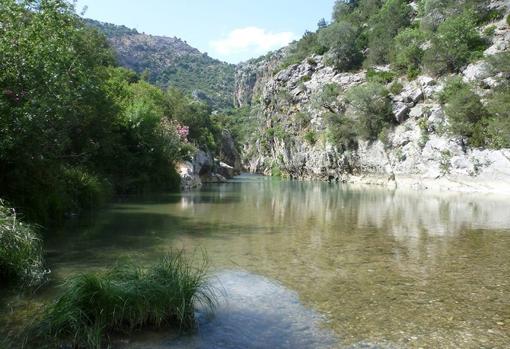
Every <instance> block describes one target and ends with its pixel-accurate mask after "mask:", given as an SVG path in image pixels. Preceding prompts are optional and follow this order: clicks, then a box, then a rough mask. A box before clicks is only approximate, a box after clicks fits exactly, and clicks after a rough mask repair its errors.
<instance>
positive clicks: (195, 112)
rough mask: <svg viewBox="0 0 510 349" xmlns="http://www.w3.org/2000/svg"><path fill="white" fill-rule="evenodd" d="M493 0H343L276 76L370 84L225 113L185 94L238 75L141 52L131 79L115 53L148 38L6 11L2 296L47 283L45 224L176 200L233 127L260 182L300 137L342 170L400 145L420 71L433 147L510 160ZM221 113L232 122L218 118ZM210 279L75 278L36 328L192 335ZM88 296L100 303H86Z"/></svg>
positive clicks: (162, 268)
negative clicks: (478, 73)
mask: <svg viewBox="0 0 510 349" xmlns="http://www.w3.org/2000/svg"><path fill="white" fill-rule="evenodd" d="M496 2H497V1H489V0H483V1H475V0H421V1H404V0H386V1H383V0H378V1H372V0H343V1H340V0H339V1H336V3H335V7H334V10H333V16H332V21H331V23H327V22H326V21H324V20H322V21H320V22H319V26H318V29H317V31H315V32H307V33H305V35H304V36H303V38H302V39H300V40H298V41H297V42H295V43H293V44H291V45H290V46H289V47H288V48H286V49H285V50H284V52H283V53H282V54H281V56H279V58H278V59H276V62H277V64H276V65H275V64H273V68H274V69H272V70H271V72H270V73H269V74H268V76H270V78H274V77H278V76H280V75H279V74H284V75H285V74H287V73H288V74H287V75H292V74H291V73H292V69H294V68H296V67H302V66H307V67H312V68H310V69H312V70H313V69H316V68H317V66H318V65H319V63H320V64H322V62H323V63H324V64H325V66H327V68H328V69H332V71H333V72H334V74H341V73H342V74H343V73H345V74H350V77H352V76H356V74H360V75H361V76H362V77H361V78H360V79H359V80H356V81H355V82H356V83H353V84H350V85H349V87H348V88H347V89H346V90H344V89H342V88H340V86H339V84H336V83H326V84H324V85H321V84H319V86H320V89H321V91H320V93H317V94H313V95H312V96H307V97H310V98H309V99H307V100H306V103H304V104H306V105H307V106H310V108H308V109H307V108H301V106H300V103H301V102H299V101H298V102H296V98H297V97H296V96H297V95H299V94H297V95H293V94H291V93H290V91H289V90H285V89H281V90H278V91H276V92H277V93H276V92H275V93H274V94H273V95H271V94H269V93H267V90H270V89H267V90H266V91H265V93H266V94H265V95H264V93H263V92H264V91H262V90H263V89H262V88H259V90H258V91H255V92H254V93H253V96H251V97H252V98H250V101H249V103H248V104H247V105H245V106H241V108H238V109H235V110H223V109H225V108H228V106H229V103H230V102H228V101H227V99H228V98H227V97H225V95H224V94H219V95H217V96H214V98H215V99H214V100H213V101H212V102H210V101H209V102H210V103H209V104H208V103H203V102H200V101H199V100H197V99H200V98H199V97H200V96H198V98H197V94H195V96H191V95H190V92H193V91H195V90H197V89H198V90H200V89H201V90H206V92H209V93H210V92H211V91H217V90H218V86H223V87H224V88H223V90H225V91H227V92H229V91H231V90H233V86H232V84H233V79H232V74H233V72H232V69H233V68H232V67H231V66H224V65H222V64H220V63H218V62H216V61H214V62H213V60H212V59H210V58H208V57H205V56H202V55H197V53H196V52H195V51H194V50H191V51H190V56H189V57H188V58H189V60H190V62H170V63H171V64H170V63H169V64H170V65H169V66H168V67H167V68H168V69H164V70H163V71H162V72H155V71H152V72H151V71H149V70H146V68H148V69H154V65H153V63H154V62H153V60H151V57H145V55H146V54H147V52H145V51H144V52H142V53H143V55H144V57H145V58H144V60H146V62H145V61H144V62H145V63H146V64H145V63H144V64H141V63H140V64H138V65H136V66H130V67H131V68H135V69H136V70H137V72H135V71H132V70H130V69H128V68H126V67H121V66H119V62H117V61H116V59H115V53H114V52H113V50H112V48H111V46H110V45H111V42H114V43H115V42H118V43H119V42H120V43H125V42H124V41H123V40H124V39H119V37H122V36H124V35H125V36H128V37H129V38H130V40H131V39H132V40H134V41H136V40H138V39H140V38H138V36H139V35H141V34H139V33H137V32H135V31H132V30H129V29H126V28H119V27H110V26H108V25H106V24H101V23H97V22H91V21H88V22H85V21H84V20H83V19H81V18H80V17H79V16H78V15H77V14H76V12H75V9H74V7H73V5H72V4H70V3H69V2H67V1H64V0H23V1H15V0H0V24H1V25H0V125H1V126H0V197H1V198H2V199H5V200H6V201H0V242H1V245H0V280H1V282H2V284H1V285H2V287H4V286H6V285H7V286H9V287H11V288H12V287H17V288H20V287H22V286H30V287H37V286H40V285H41V284H43V283H44V281H45V280H47V274H48V271H47V270H46V269H45V267H44V264H43V257H42V256H43V248H42V241H41V240H40V237H39V234H40V233H41V232H44V228H42V226H39V225H38V224H42V225H43V226H46V227H48V226H52V225H54V224H58V223H61V222H62V221H63V220H64V219H65V218H67V217H69V216H72V215H75V214H78V213H81V212H83V211H85V210H89V209H94V208H97V207H100V206H101V205H102V204H103V203H105V202H107V201H108V200H109V199H111V198H112V197H113V196H115V195H123V194H133V193H135V194H139V193H145V192H149V191H153V190H158V191H162V190H165V191H175V190H177V189H178V188H179V175H178V174H177V173H176V170H175V165H176V163H177V162H179V161H181V160H189V159H191V158H192V157H193V156H194V154H195V152H196V151H197V150H198V149H203V150H207V151H210V152H212V153H217V152H218V151H219V148H220V142H221V135H222V132H223V131H224V130H228V131H229V132H230V133H231V134H232V135H233V136H234V138H235V140H236V145H237V146H238V147H239V146H240V145H241V144H246V145H247V147H246V148H245V149H246V151H245V154H244V156H245V159H246V160H247V163H248V162H249V160H251V159H252V158H254V157H256V156H259V155H261V154H262V155H263V156H265V155H267V154H272V155H271V156H273V158H272V159H271V160H270V161H269V162H268V163H264V164H263V165H264V166H265V168H263V169H262V170H267V171H265V173H268V174H272V175H281V176H286V175H289V172H290V171H289V169H288V168H287V167H286V165H288V164H285V158H284V156H283V155H282V154H281V153H279V150H281V149H280V148H281V144H282V143H283V144H284V145H286V144H293V145H296V144H298V145H299V141H300V140H303V141H304V142H303V144H305V145H306V147H305V148H306V149H310V148H313V147H318V146H320V145H323V144H326V143H328V142H329V144H332V145H333V146H334V147H335V149H337V150H338V151H339V152H341V153H342V154H344V155H345V156H346V157H347V158H349V157H350V156H351V155H352V154H354V152H355V151H357V150H358V149H359V148H360V144H361V143H362V142H368V143H370V144H372V143H376V142H379V141H380V142H383V143H384V144H385V147H386V148H391V146H392V145H391V144H392V143H391V142H389V140H388V139H389V134H390V133H391V132H392V131H393V130H394V129H395V128H396V127H398V125H399V123H400V122H401V120H397V119H398V118H395V108H394V102H395V101H394V98H395V97H396V96H398V95H399V94H401V93H402V91H403V90H405V89H406V87H407V85H409V84H411V83H413V81H415V80H416V79H418V78H419V77H420V76H423V75H424V74H428V75H430V76H432V77H433V78H434V79H438V80H441V83H442V85H444V86H442V87H444V88H442V89H438V91H435V92H434V95H433V96H431V97H430V99H431V100H432V101H433V102H434V103H435V102H437V103H438V104H439V105H440V108H441V110H444V113H445V115H446V120H447V121H446V122H444V123H442V124H441V125H440V126H437V125H436V126H437V127H436V126H431V125H429V123H428V122H429V121H428V120H425V119H424V118H423V119H421V120H420V121H419V122H417V125H419V127H420V130H421V131H422V135H421V139H420V142H421V143H423V147H424V145H425V144H426V143H427V141H428V138H429V137H431V136H433V135H435V134H432V133H431V132H430V131H429V130H430V129H433V130H434V132H435V133H438V134H439V133H441V134H444V135H446V136H447V137H449V138H450V139H455V140H457V141H458V143H459V144H461V145H462V149H467V148H477V149H505V148H508V147H510V114H509V110H510V97H509V96H510V83H509V81H510V79H509V74H510V71H509V70H508V69H509V68H508V67H510V53H509V52H508V50H506V49H503V50H501V52H497V53H495V54H491V55H484V52H485V51H486V49H487V48H488V47H489V46H490V43H491V40H492V38H493V37H494V35H495V31H496V29H495V28H494V27H493V25H492V24H491V23H495V22H497V21H502V20H503V19H504V16H506V19H504V21H505V22H507V24H508V26H510V16H508V13H507V12H508V11H506V10H505V9H504V8H503V7H501V6H499V7H498V6H492V5H493V3H496ZM97 28H99V29H100V30H101V31H98V30H97ZM104 33H106V34H107V35H108V37H109V38H110V43H109V42H108V40H107V38H106V37H105V36H104ZM135 37H136V38H135ZM142 39H143V40H148V41H150V40H151V39H150V38H145V37H143V38H141V39H140V40H142ZM115 40H117V41H115ZM118 40H120V41H118ZM126 40H127V39H126ZM128 41H129V40H128ZM128 44H129V45H131V41H129V42H128ZM177 44H178V45H181V44H182V43H180V42H177ZM113 45H114V46H115V44H113ZM119 45H120V44H119ZM129 45H128V46H129ZM186 50H189V48H186ZM270 57H271V55H268V56H267V57H265V58H263V59H259V60H258V61H257V62H258V64H261V62H264V59H266V58H267V59H269V58H270ZM476 62H482V63H484V64H485V65H486V67H487V70H489V72H490V74H491V78H492V80H491V81H490V86H489V87H488V88H481V86H479V85H476V84H475V83H473V82H472V81H468V80H466V79H463V78H462V75H461V73H462V72H463V71H464V69H465V68H466V67H467V66H469V65H470V64H473V63H476ZM142 63H143V62H142ZM124 64H125V65H126V66H129V65H128V64H127V63H125V62H124ZM190 64H191V65H193V66H198V67H200V69H198V70H200V72H199V74H198V75H197V76H192V77H190V75H189V74H190V71H189V65H190ZM208 64H212V65H215V66H216V68H217V69H216V70H217V73H218V74H217V76H218V80H220V81H209V80H208V81H204V79H203V78H201V77H200V76H202V77H203V76H204V75H207V76H209V75H208V73H205V72H204V69H206V68H205V66H207V65H208ZM381 67H382V68H381ZM289 72H290V73H289ZM159 73H161V74H159ZM312 75H313V73H312V74H308V75H305V76H303V77H301V78H300V79H299V82H298V83H297V85H299V86H298V87H299V88H300V89H302V90H304V91H306V86H307V84H308V85H312V84H313V83H314V80H313V77H312ZM280 81H286V80H285V78H282V79H281V80H280ZM213 82H214V83H216V82H217V83H218V84H213ZM152 83H156V84H157V85H158V86H156V85H153V84H152ZM321 83H322V82H321ZM169 85H171V86H170V87H169ZM177 87H178V88H181V89H182V90H184V91H182V90H179V89H178V88H177ZM229 93H230V92H229ZM300 94H301V96H302V95H303V94H302V92H300ZM198 95H200V93H198ZM202 99H204V98H202ZM205 100H207V98H205ZM211 105H212V106H213V107H215V108H218V109H222V110H223V111H222V112H220V113H213V110H212V109H211ZM313 110H320V116H321V117H323V119H324V125H323V126H324V127H323V128H316V125H317V124H319V123H318V122H317V119H318V118H317V117H316V116H313V115H312V114H313ZM424 114H425V112H424ZM434 127H435V128H434ZM421 143H420V144H421ZM254 145H257V147H255V146H254ZM279 147H280V148H279ZM423 147H422V148H423ZM287 153H288V152H287ZM438 153H439V154H441V171H442V172H444V173H448V172H449V170H450V166H451V161H450V158H451V154H450V153H449V152H448V151H446V150H445V151H441V152H438ZM398 158H402V159H405V158H406V156H405V154H403V153H402V154H399V156H398ZM347 160H348V159H347ZM347 160H346V161H345V162H346V163H348V161H347ZM477 166H478V165H477ZM480 166H481V165H480ZM347 167H348V168H349V170H352V168H351V167H353V166H351V164H350V163H349V164H348V165H347ZM475 167H476V166H475ZM259 170H260V169H259V168H255V171H259ZM473 171H475V172H476V171H478V169H475V170H473ZM259 172H263V171H259ZM296 177H299V176H296ZM326 177H328V178H329V177H330V175H328V176H326ZM25 222H30V224H28V223H25ZM205 281H206V274H205V269H204V268H198V269H195V268H192V267H191V264H190V261H188V260H186V259H184V258H183V256H182V255H180V254H178V255H177V256H170V257H168V258H167V259H165V260H163V261H162V262H161V263H159V264H157V265H155V266H153V267H150V268H148V269H140V268H137V267H135V266H133V265H131V264H126V265H120V266H118V267H115V268H113V269H111V270H109V271H106V272H103V273H92V274H82V275H78V276H76V277H73V278H72V279H71V280H70V281H69V282H68V283H66V284H65V285H64V287H63V289H62V293H61V295H60V296H59V297H58V298H57V300H56V301H55V302H53V303H51V304H50V305H48V306H47V307H46V308H45V310H44V311H43V314H42V315H41V316H40V317H39V318H38V320H40V322H39V323H37V324H34V325H33V327H32V328H31V331H35V332H32V333H35V335H34V336H35V337H37V338H39V339H40V340H42V341H50V342H52V343H54V341H55V342H58V343H70V344H73V345H76V346H83V347H100V346H101V345H102V343H104V342H105V341H107V337H108V335H109V334H111V333H113V332H117V331H121V332H122V331H125V330H126V329H132V328H141V327H146V326H154V327H159V326H163V325H168V324H174V325H177V326H178V327H180V326H182V327H189V326H190V325H192V323H193V312H192V305H193V303H194V302H196V301H203V302H204V303H206V304H209V305H211V304H213V303H214V300H213V295H212V293H210V292H208V290H207V289H205V288H204V285H205ZM91 294H93V295H94V296H95V298H94V299H96V301H94V302H89V301H90V299H91ZM148 299H149V300H154V301H151V302H147V300H148ZM87 302H88V303H87ZM126 303H129V304H133V307H132V308H129V307H125V306H124V304H126ZM35 337H34V338H35ZM28 344H29V345H31V344H33V343H28ZM0 345H1V343H0Z"/></svg>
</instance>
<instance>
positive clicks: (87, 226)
mask: <svg viewBox="0 0 510 349" xmlns="http://www.w3.org/2000/svg"><path fill="white" fill-rule="evenodd" d="M176 247H177V248H184V249H186V250H189V251H192V250H195V249H197V248H201V249H204V250H206V251H207V254H208V256H209V259H210V261H211V266H212V267H213V268H217V269H224V268H236V269H242V270H246V271H249V272H252V273H257V274H259V275H263V276H265V277H268V278H271V279H274V280H277V281H278V282H280V283H282V284H283V285H285V287H287V288H288V289H291V290H295V291H296V292H297V295H298V296H299V299H300V300H301V301H302V302H303V303H304V304H305V305H306V306H307V307H310V308H311V309H314V311H317V312H318V313H320V314H323V315H324V316H326V318H327V319H328V321H327V322H326V323H325V325H324V326H325V327H326V328H327V329H329V330H332V331H334V333H335V334H336V337H338V338H339V342H340V343H339V344H338V346H340V347H341V346H348V345H352V344H354V343H359V342H371V343H389V344H390V345H395V346H397V347H411V348H418V347H429V348H435V347H463V348H480V347H487V348H489V347H499V348H505V347H510V200H509V199H508V197H498V196H492V195H482V194H453V193H432V192H406V191H401V190H397V191H391V190H386V189H382V188H374V187H353V186H341V185H337V184H326V183H302V182H286V181H277V180H272V179H270V178H262V177H254V176H243V177H240V178H239V179H237V180H235V181H233V182H232V183H228V184H221V185H214V186H209V187H205V188H204V189H203V190H201V191H197V192H191V193H184V194H182V195H161V196H158V197H153V198H150V199H146V200H142V199H138V200H136V201H129V202H125V203H120V204H116V205H114V206H112V207H111V209H109V210H106V211H104V212H101V213H99V214H97V215H95V216H94V217H90V218H89V219H80V220H76V221H75V222H71V223H70V224H69V225H68V226H67V227H66V228H65V229H64V230H63V231H62V232H60V234H58V235H54V238H53V239H51V240H50V241H49V242H48V257H49V262H50V264H51V267H52V269H53V271H54V275H56V276H57V277H64V276H65V275H66V274H68V273H74V272H76V271H77V270H82V269H89V268H97V267H101V266H103V265H106V264H108V263H111V262H112V261H114V260H115V259H116V258H118V257H119V256H122V255H126V254H128V255H131V256H134V258H137V259H139V260H140V261H141V262H146V261H147V262H148V261H151V260H153V259H155V258H156V257H158V256H159V255H161V254H163V253H165V252H167V251H169V250H171V249H172V248H176ZM264 309H265V310H267V309H266V308H264ZM254 321H255V320H254ZM292 329H293V327H292ZM312 337H313V336H312ZM229 340H234V339H233V338H230V339H229Z"/></svg>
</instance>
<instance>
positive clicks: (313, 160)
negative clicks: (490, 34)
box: [236, 17, 510, 194]
mask: <svg viewBox="0 0 510 349" xmlns="http://www.w3.org/2000/svg"><path fill="white" fill-rule="evenodd" d="M505 18H506V17H505ZM492 24H495V25H496V34H495V35H494V38H493V44H492V46H491V47H489V48H488V49H487V50H486V52H485V55H492V54H495V53H497V52H502V51H508V50H510V28H509V26H508V24H507V23H506V22H505V19H503V20H501V21H498V22H497V23H492ZM280 59H281V53H278V54H277V55H276V56H274V57H266V59H265V60H262V61H257V62H248V63H246V64H244V65H242V66H240V67H239V69H238V72H237V78H238V81H237V84H236V103H237V105H239V106H243V105H247V104H249V103H252V104H253V105H256V106H257V107H258V108H260V110H262V113H261V116H260V117H261V118H262V124H264V125H265V128H266V130H269V129H270V128H274V127H279V128H281V130H282V132H283V133H284V136H283V137H274V139H273V140H271V141H270V142H269V143H268V142H265V141H263V140H262V139H259V140H257V141H255V142H253V143H252V144H246V145H245V147H244V166H245V168H247V169H248V170H249V171H251V172H255V173H261V174H266V175H270V174H271V173H274V169H275V168H276V169H277V170H278V173H281V174H282V175H284V176H288V177H290V178H295V179H318V180H329V181H342V182H356V183H370V184H381V185H390V186H394V187H399V186H401V187H413V188H419V189H425V188H436V189H441V190H461V191H488V192H500V193H502V192H504V193H508V194H510V149H502V150H487V149H476V148H470V147H467V146H466V145H465V144H464V143H463V141H462V140H461V139H460V138H457V137H452V136H451V135H448V134H447V133H446V132H444V130H445V129H446V127H447V126H448V120H447V117H446V116H445V114H444V111H443V107H442V106H441V104H440V103H439V102H438V100H437V93H438V92H439V91H441V90H442V88H443V87H444V84H445V79H444V78H442V79H435V78H433V77H430V76H426V75H422V76H419V77H418V78H417V79H415V80H414V81H408V80H407V79H406V78H405V77H401V78H399V79H398V81H399V82H400V83H401V84H402V85H403V89H402V91H401V92H400V93H398V94H396V95H391V100H392V105H393V113H394V116H395V119H396V122H397V124H398V126H396V127H395V128H394V129H393V130H392V131H391V132H390V134H388V136H387V141H386V142H385V143H383V142H381V141H375V142H372V143H369V142H365V141H360V142H359V147H358V149H357V150H351V151H343V150H342V149H340V148H339V147H337V146H335V145H334V144H331V143H330V142H329V141H328V139H327V137H326V131H327V125H326V120H325V115H326V114H327V113H328V112H331V111H332V112H335V110H341V109H342V108H345V104H344V102H343V94H344V93H343V92H344V91H346V90H348V89H349V88H351V87H353V86H356V85H359V84H362V83H364V82H365V81H366V72H365V71H363V70H362V71H358V72H354V73H345V72H336V71H335V70H334V69H333V68H332V67H329V66H327V65H325V64H324V60H323V57H321V56H313V57H309V58H308V59H306V60H304V61H303V62H302V63H300V64H295V65H292V66H290V67H288V68H286V69H284V70H282V71H280V72H278V73H276V74H270V73H269V71H270V70H271V69H270V67H274V66H275V64H276V63H275V62H278V61H279V60H280ZM376 69H380V70H384V69H387V67H376ZM462 77H463V78H464V79H465V80H466V81H470V82H472V83H473V84H474V85H475V89H476V91H477V93H479V94H480V95H481V96H484V95H486V94H487V93H488V92H489V91H490V89H491V88H493V87H494V86H495V84H496V82H497V78H501V77H497V76H491V74H490V72H489V71H488V70H487V69H486V66H485V63H483V61H480V62H477V63H474V64H471V65H469V66H468V67H467V68H466V69H465V70H464V72H463V74H462ZM503 78H505V77H503ZM506 78H510V77H506ZM328 84H335V85H337V86H338V88H339V89H340V91H341V96H339V98H338V100H337V101H336V102H334V103H332V104H331V105H327V106H324V105H321V104H320V103H319V102H318V101H319V99H318V96H319V95H320V93H321V92H322V91H323V89H324V86H326V85H328ZM254 96H257V98H254ZM347 112H348V111H347ZM302 115H306V117H307V118H309V120H308V121H307V122H306V124H305V125H303V123H302V122H301V121H300V117H302ZM308 132H313V133H314V134H316V135H318V140H317V141H316V142H315V143H314V144H311V143H310V142H309V141H307V140H306V139H305V138H306V137H305V134H306V133H308Z"/></svg>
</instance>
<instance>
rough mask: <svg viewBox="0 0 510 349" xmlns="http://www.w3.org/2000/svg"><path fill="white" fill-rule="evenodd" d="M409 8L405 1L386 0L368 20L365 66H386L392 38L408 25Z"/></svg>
mask: <svg viewBox="0 0 510 349" xmlns="http://www.w3.org/2000/svg"><path fill="white" fill-rule="evenodd" d="M410 14H411V7H410V6H409V5H408V4H407V2H406V1H405V0H388V1H386V2H385V3H384V5H383V7H382V8H381V10H380V11H379V12H377V14H376V15H374V16H372V17H371V18H370V20H369V26H370V31H369V32H368V47H369V53H368V57H367V62H366V63H367V64H368V65H374V64H386V63H388V62H389V55H390V47H391V46H392V43H393V38H394V37H395V36H396V35H397V33H398V32H399V30H400V29H401V28H405V27H407V26H409V24H410V18H411V16H410Z"/></svg>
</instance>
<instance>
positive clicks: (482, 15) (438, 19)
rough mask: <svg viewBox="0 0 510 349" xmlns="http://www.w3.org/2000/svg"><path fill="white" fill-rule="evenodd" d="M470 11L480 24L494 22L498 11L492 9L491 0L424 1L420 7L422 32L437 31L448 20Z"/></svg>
mask: <svg viewBox="0 0 510 349" xmlns="http://www.w3.org/2000/svg"><path fill="white" fill-rule="evenodd" d="M466 10H469V11H471V12H472V13H473V14H474V15H475V16H474V19H475V21H476V22H477V23H478V24H482V23H486V22H488V21H491V20H494V19H495V18H497V17H498V16H499V14H498V11H497V10H494V9H491V8H490V6H489V0H423V1H422V3H421V6H420V13H419V15H420V16H421V23H420V27H421V29H422V30H424V31H427V32H433V31H436V30H437V28H438V27H439V26H440V25H441V23H443V22H444V21H445V20H446V19H448V18H450V17H453V16H457V15H459V14H461V13H462V12H464V11H466Z"/></svg>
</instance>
